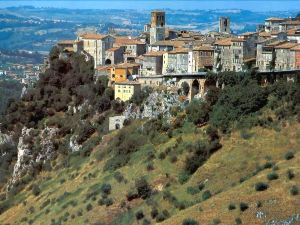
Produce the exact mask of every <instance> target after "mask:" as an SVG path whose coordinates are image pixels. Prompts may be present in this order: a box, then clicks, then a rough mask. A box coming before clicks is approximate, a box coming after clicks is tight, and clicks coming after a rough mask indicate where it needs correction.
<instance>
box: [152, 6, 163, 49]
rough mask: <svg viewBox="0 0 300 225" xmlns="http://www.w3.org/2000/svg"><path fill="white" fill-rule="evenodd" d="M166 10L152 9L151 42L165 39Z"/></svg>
mask: <svg viewBox="0 0 300 225" xmlns="http://www.w3.org/2000/svg"><path fill="white" fill-rule="evenodd" d="M165 19H166V16H165V12H164V11H152V12H151V25H150V44H153V43H155V42H157V41H162V40H165Z"/></svg>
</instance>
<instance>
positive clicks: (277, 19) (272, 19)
mask: <svg viewBox="0 0 300 225" xmlns="http://www.w3.org/2000/svg"><path fill="white" fill-rule="evenodd" d="M284 20H285V19H282V18H278V17H270V18H267V19H266V20H265V21H284Z"/></svg>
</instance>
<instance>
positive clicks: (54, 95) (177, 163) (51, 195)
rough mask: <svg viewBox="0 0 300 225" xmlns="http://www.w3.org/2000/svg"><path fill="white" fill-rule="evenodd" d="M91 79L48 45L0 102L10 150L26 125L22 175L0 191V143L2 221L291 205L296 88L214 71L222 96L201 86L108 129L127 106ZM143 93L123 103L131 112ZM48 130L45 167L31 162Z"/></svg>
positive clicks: (5, 167) (171, 219)
mask: <svg viewBox="0 0 300 225" xmlns="http://www.w3.org/2000/svg"><path fill="white" fill-rule="evenodd" d="M93 74H94V71H93V62H91V61H86V60H85V58H84V57H83V56H81V55H77V54H70V55H69V56H68V57H63V58H62V57H60V52H59V50H58V49H56V48H54V49H53V50H52V51H51V53H50V68H49V69H48V70H47V71H46V72H45V74H43V75H41V77H40V80H39V82H38V83H37V85H36V87H34V88H33V89H31V90H28V92H27V94H26V95H24V97H23V98H22V99H21V100H20V101H15V102H12V103H11V104H10V105H9V107H8V109H7V113H6V116H5V118H4V119H3V121H2V124H1V125H2V127H1V128H2V131H3V132H7V133H11V134H14V139H15V141H16V142H17V141H18V140H19V138H20V135H21V131H22V129H23V128H24V127H27V128H30V130H29V131H28V132H29V133H30V135H28V136H26V137H25V136H24V137H22V136H21V137H22V141H21V143H25V144H26V147H27V148H29V149H30V151H31V153H32V154H31V155H30V157H28V160H29V162H26V160H24V161H22V162H23V163H24V164H26V165H27V164H30V163H31V164H32V165H33V167H31V168H32V169H31V170H27V172H26V173H25V174H23V176H22V177H21V178H20V180H19V182H18V183H17V184H16V187H14V188H11V189H10V191H9V192H5V189H4V185H5V184H6V182H7V179H8V178H9V176H10V174H11V173H12V171H13V169H14V168H13V166H14V164H15V162H16V159H17V150H16V148H14V147H13V146H10V145H2V146H0V150H1V152H0V153H1V155H0V159H1V162H0V165H1V173H2V174H4V178H5V179H3V180H2V187H3V188H2V191H3V193H2V194H0V214H1V215H0V223H1V224H2V223H3V224H5V223H25V224H26V223H28V224H39V223H43V222H45V221H48V224H74V223H75V221H76V223H77V224H101V223H104V224H118V225H119V224H154V223H165V224H189V223H192V224H196V223H197V221H200V222H202V221H204V224H218V223H220V222H224V223H225V224H234V223H238V222H236V221H239V222H240V221H245V223H246V222H247V223H251V224H256V223H257V221H256V220H253V219H251V218H250V216H248V211H250V210H248V209H249V208H251V209H254V207H253V205H254V204H257V205H262V206H260V207H263V208H264V210H265V211H267V210H269V211H270V212H273V211H272V209H268V207H269V208H270V207H280V205H279V206H278V205H272V204H273V203H270V204H269V202H270V201H271V200H272V199H273V198H276V200H277V201H278V202H280V203H288V204H292V203H296V200H295V198H294V197H291V196H296V195H297V193H298V192H297V190H298V188H299V187H298V184H299V179H298V174H299V171H300V170H299V168H298V166H297V162H298V159H299V156H298V153H297V151H296V149H297V148H298V147H299V146H300V141H299V137H300V136H299V134H298V133H299V132H297V129H298V128H299V124H298V120H299V118H300V116H299V115H300V114H299V108H300V100H299V99H300V88H299V84H298V83H297V82H295V83H292V82H289V83H287V82H284V81H278V82H276V83H274V84H270V85H269V86H267V87H262V86H260V85H259V83H260V81H259V80H258V78H257V77H256V76H253V74H236V73H223V74H219V77H218V79H219V80H220V81H221V82H222V83H224V84H225V87H224V89H222V90H221V89H219V88H212V89H210V90H209V91H208V93H207V95H206V100H205V101H204V100H193V101H192V102H191V103H189V105H188V106H187V107H186V109H182V108H180V107H175V108H172V112H171V113H170V114H171V118H164V117H163V116H158V117H157V118H153V119H149V120H147V119H143V120H141V119H140V120H139V119H137V120H132V121H126V124H125V127H124V128H123V129H121V130H119V131H115V132H111V133H109V132H108V130H107V122H108V121H107V120H108V116H110V115H114V114H115V113H121V112H122V111H123V110H124V107H125V106H126V104H127V103H122V102H117V101H114V100H113V90H112V89H111V88H109V87H107V85H106V84H107V80H106V79H105V78H101V79H98V80H97V81H96V80H94V77H93ZM183 92H184V90H183ZM148 95H149V90H145V92H144V93H142V94H141V95H140V96H139V95H135V96H134V98H133V99H132V100H131V103H134V104H139V105H142V104H143V101H145V100H147V96H148ZM292 123H295V125H292ZM48 128H52V129H55V131H57V132H55V133H56V135H55V138H54V140H51V146H54V149H52V150H51V151H52V153H54V157H53V158H52V159H51V160H47V161H45V162H44V161H40V160H36V159H37V158H38V157H37V156H38V155H39V154H40V153H41V152H44V149H43V144H42V143H43V140H41V139H43V138H42V136H41V134H42V133H43V132H44V130H47V129H48ZM19 143H20V142H19ZM18 148H20V146H18ZM52 153H51V154H52ZM32 161H33V162H32ZM271 170H273V171H271ZM40 171H43V172H42V173H40ZM0 175H1V174H0ZM285 177H286V178H285ZM6 178H7V179H6ZM280 184H284V185H283V186H284V188H285V189H286V190H285V189H284V188H282V185H281V186H280ZM273 188H275V189H273ZM272 190H273V191H274V190H276V191H279V192H280V193H281V195H282V196H287V195H285V194H286V193H287V194H288V196H290V197H289V198H287V200H283V198H280V197H278V196H274V195H275V193H276V191H274V192H273V193H272V192H271V191H272ZM245 193H247V194H245ZM249 193H250V194H251V196H250V197H247V196H248V194H249ZM263 193H267V195H266V196H267V197H265V196H263ZM227 195H228V196H230V197H227ZM237 196H238V197H237ZM229 200H230V201H229ZM259 201H261V202H260V203H259ZM262 202H263V203H262ZM220 204H221V206H220V207H222V208H220V207H217V209H216V210H215V211H213V208H214V206H216V205H218V206H219V205H220ZM265 204H266V206H265ZM268 204H269V205H268ZM229 205H230V206H229ZM298 205H299V204H298ZM260 207H257V209H256V210H257V211H258V210H259V208H260ZM229 208H230V210H228V209H229ZM294 209H296V207H295V208H292V207H290V208H287V209H285V210H286V213H282V214H278V215H280V217H282V218H284V216H288V215H290V214H291V212H292V211H293V210H294ZM206 210H208V212H209V213H207V214H206V213H205V212H206ZM234 210H236V211H234ZM237 210H239V211H238V212H237ZM297 210H298V208H297ZM233 211H234V212H233ZM269 211H268V212H269ZM218 213H220V215H222V216H223V217H222V218H219V217H218ZM249 215H250V214H249ZM278 218H279V217H278ZM234 221H235V222H234ZM200 224H201V223H200Z"/></svg>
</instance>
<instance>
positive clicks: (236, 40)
mask: <svg viewBox="0 0 300 225" xmlns="http://www.w3.org/2000/svg"><path fill="white" fill-rule="evenodd" d="M244 41H246V40H245V39H244V38H231V42H244Z"/></svg>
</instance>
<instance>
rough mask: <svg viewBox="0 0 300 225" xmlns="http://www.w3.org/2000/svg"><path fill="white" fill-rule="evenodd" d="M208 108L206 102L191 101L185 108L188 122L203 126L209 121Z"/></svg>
mask: <svg viewBox="0 0 300 225" xmlns="http://www.w3.org/2000/svg"><path fill="white" fill-rule="evenodd" d="M209 112H210V107H209V105H208V104H207V103H206V102H203V101H200V100H198V99H193V100H192V101H191V103H190V104H189V105H188V106H187V108H186V114H187V118H188V120H189V121H191V122H193V123H194V124H195V125H198V124H203V123H205V122H207V121H208V120H209Z"/></svg>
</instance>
